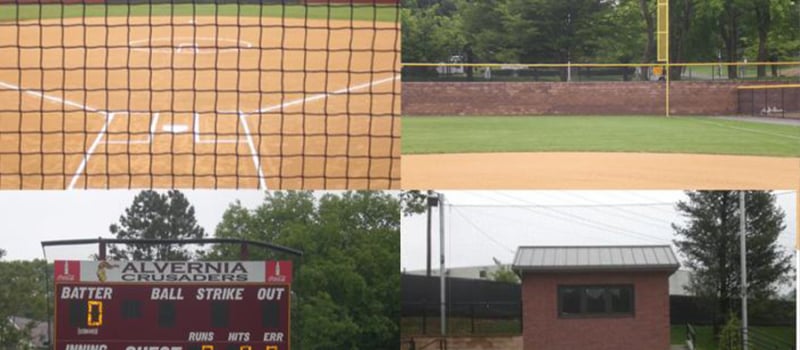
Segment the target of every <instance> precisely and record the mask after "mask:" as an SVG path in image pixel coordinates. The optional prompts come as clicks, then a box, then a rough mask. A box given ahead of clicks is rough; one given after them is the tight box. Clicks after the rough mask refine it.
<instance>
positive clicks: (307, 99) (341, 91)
mask: <svg viewBox="0 0 800 350" xmlns="http://www.w3.org/2000/svg"><path fill="white" fill-rule="evenodd" d="M399 79H400V76H399V75H395V76H393V77H391V78H386V79H380V80H374V81H371V82H369V83H364V84H359V85H354V86H351V87H347V88H344V89H339V90H336V91H332V92H326V93H322V94H317V95H313V96H311V97H305V98H300V99H297V100H293V101H289V102H286V103H283V104H279V105H275V106H271V107H266V108H261V109H259V110H258V111H256V112H254V113H265V112H272V111H275V110H280V109H284V108H286V107H290V106H294V105H299V104H303V103H306V102H311V101H316V100H322V99H326V98H328V97H330V96H333V95H342V94H346V93H348V92H353V91H358V90H364V89H366V88H370V87H373V86H377V85H381V84H386V83H388V82H390V81H395V80H399Z"/></svg>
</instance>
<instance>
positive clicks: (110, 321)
mask: <svg viewBox="0 0 800 350" xmlns="http://www.w3.org/2000/svg"><path fill="white" fill-rule="evenodd" d="M291 281H292V264H291V261H221V262H208V261H204V262H187V261H163V262H154V261H148V262H143V261H63V260H57V261H55V285H56V286H55V350H288V349H289V328H290V327H289V325H290V306H291V303H290V300H291Z"/></svg>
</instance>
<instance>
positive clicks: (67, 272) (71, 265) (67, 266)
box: [54, 260, 81, 282]
mask: <svg viewBox="0 0 800 350" xmlns="http://www.w3.org/2000/svg"><path fill="white" fill-rule="evenodd" d="M80 266H81V263H80V261H63V260H56V261H55V265H54V268H55V272H56V277H55V279H56V281H61V282H74V281H78V280H79V279H80V275H81V268H80Z"/></svg>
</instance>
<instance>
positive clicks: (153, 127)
mask: <svg viewBox="0 0 800 350" xmlns="http://www.w3.org/2000/svg"><path fill="white" fill-rule="evenodd" d="M117 114H127V115H128V118H130V117H131V112H110V113H109V114H108V115H109V117H111V118H113V117H114V116H116V115H117ZM160 115H161V113H159V112H155V113H153V114H151V115H150V116H151V121H150V133H149V134H147V139H145V140H130V139H129V140H112V139H111V135H112V134H115V133H116V132H114V131H109V132H108V134H109V135H108V136H106V137H105V140H106V143H107V144H109V145H146V144H151V143H152V142H153V139H154V138H155V133H156V126H157V125H158V119H159V116H160Z"/></svg>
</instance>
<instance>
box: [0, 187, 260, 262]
mask: <svg viewBox="0 0 800 350" xmlns="http://www.w3.org/2000/svg"><path fill="white" fill-rule="evenodd" d="M182 192H183V193H184V194H185V195H186V197H187V198H188V199H189V202H190V203H191V204H192V205H194V208H195V212H196V217H197V221H198V222H199V224H200V225H201V226H203V228H205V229H206V232H207V234H208V235H209V236H213V234H214V230H215V229H216V227H217V223H219V221H220V220H221V219H222V214H223V213H224V212H225V209H227V208H228V206H229V205H230V204H231V203H233V202H234V201H235V200H237V199H238V200H240V201H241V202H242V205H244V206H245V207H248V208H255V207H257V206H258V205H259V204H261V203H262V202H263V201H264V196H265V194H264V192H260V191H255V190H253V191H225V190H214V191H211V190H204V191H199V190H198V191H182ZM138 193H139V191H0V248H2V249H5V250H6V253H7V255H6V257H5V258H4V259H5V260H28V259H36V258H38V259H41V258H42V248H41V245H40V242H41V241H45V240H59V239H75V238H96V237H104V238H112V236H111V234H110V233H109V231H108V227H109V226H110V225H111V224H112V223H116V222H118V220H119V217H120V215H122V214H123V213H124V211H125V208H127V207H128V206H130V205H131V203H132V202H133V198H134V197H135V196H136V194H138ZM96 252H97V245H87V246H71V247H49V248H48V249H47V258H48V260H50V261H53V260H54V259H73V260H84V259H87V258H89V256H90V255H91V254H94V253H96Z"/></svg>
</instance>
